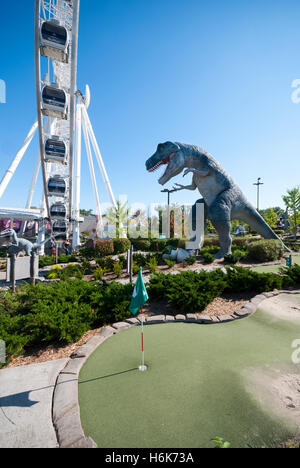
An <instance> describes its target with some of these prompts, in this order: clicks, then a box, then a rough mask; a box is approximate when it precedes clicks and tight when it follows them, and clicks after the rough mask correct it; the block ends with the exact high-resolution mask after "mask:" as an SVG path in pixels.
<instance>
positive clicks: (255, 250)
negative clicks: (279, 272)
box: [248, 239, 284, 262]
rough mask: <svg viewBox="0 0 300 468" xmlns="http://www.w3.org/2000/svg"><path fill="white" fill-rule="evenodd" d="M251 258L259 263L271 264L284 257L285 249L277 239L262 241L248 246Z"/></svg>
mask: <svg viewBox="0 0 300 468" xmlns="http://www.w3.org/2000/svg"><path fill="white" fill-rule="evenodd" d="M248 251H249V257H250V258H251V259H252V260H256V261H258V262H270V261H274V260H279V259H280V258H282V257H283V254H284V247H283V245H282V243H281V242H280V241H278V240H275V239H270V240H260V241H256V242H252V243H251V244H249V245H248Z"/></svg>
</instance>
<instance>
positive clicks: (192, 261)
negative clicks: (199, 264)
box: [183, 256, 197, 265]
mask: <svg viewBox="0 0 300 468" xmlns="http://www.w3.org/2000/svg"><path fill="white" fill-rule="evenodd" d="M196 260H197V259H196V257H193V256H191V257H187V258H186V259H185V260H184V262H183V263H186V264H187V265H194V264H195V263H196Z"/></svg>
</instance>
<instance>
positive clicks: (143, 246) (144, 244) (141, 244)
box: [131, 239, 151, 252]
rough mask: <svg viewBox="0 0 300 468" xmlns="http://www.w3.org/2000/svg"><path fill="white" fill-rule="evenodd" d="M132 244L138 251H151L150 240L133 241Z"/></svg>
mask: <svg viewBox="0 0 300 468" xmlns="http://www.w3.org/2000/svg"><path fill="white" fill-rule="evenodd" d="M131 243H132V245H133V247H134V248H135V249H136V250H141V251H142V252H149V250H150V245H151V243H150V240H149V239H131Z"/></svg>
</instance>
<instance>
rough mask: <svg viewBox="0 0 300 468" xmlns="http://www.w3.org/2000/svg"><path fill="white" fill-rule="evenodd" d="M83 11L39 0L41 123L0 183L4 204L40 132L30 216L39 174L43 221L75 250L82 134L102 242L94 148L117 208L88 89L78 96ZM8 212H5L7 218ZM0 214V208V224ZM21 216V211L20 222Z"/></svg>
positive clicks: (61, 0) (76, 0)
mask: <svg viewBox="0 0 300 468" xmlns="http://www.w3.org/2000/svg"><path fill="white" fill-rule="evenodd" d="M79 8H80V0H35V78H36V79H35V81H36V103H37V122H35V123H34V125H33V126H32V128H31V130H30V132H29V134H28V135H27V138H26V139H25V141H24V143H23V145H22V147H21V149H20V150H19V151H18V153H17V154H16V156H15V158H14V160H13V162H12V164H11V165H10V167H9V169H8V170H7V171H6V174H5V175H4V177H3V179H2V182H1V183H0V198H1V196H2V195H3V193H4V191H5V189H6V188H7V185H8V183H9V182H10V180H11V178H12V177H13V175H14V173H15V171H16V169H17V167H18V165H19V164H20V162H21V160H22V158H23V156H24V154H25V152H26V150H27V148H28V146H29V144H30V143H31V141H32V139H33V137H34V134H35V132H36V130H37V129H38V135H39V152H38V158H37V161H36V164H35V168H34V171H33V177H32V180H31V185H30V189H29V194H28V198H27V203H26V208H27V209H28V210H29V211H30V206H31V202H32V198H33V194H34V191H35V188H36V183H37V179H38V173H39V171H40V168H41V169H42V178H43V194H44V195H43V202H42V206H41V218H44V219H47V220H49V221H50V225H51V231H52V232H53V233H55V234H56V235H57V234H59V235H60V236H61V240H63V239H65V238H67V237H69V236H70V235H72V246H73V248H74V249H75V248H77V247H78V246H79V245H80V235H79V234H80V222H81V217H80V185H81V146H82V131H83V134H84V141H85V146H86V152H87V157H88V163H89V169H90V175H91V182H92V187H93V192H94V196H95V202H96V212H97V217H98V222H99V225H98V232H97V234H98V236H99V237H101V236H102V235H103V225H102V210H101V204H100V197H99V192H98V188H97V182H96V175H95V170H94V163H93V156H92V148H93V150H94V153H95V156H96V160H97V162H98V166H99V168H100V171H101V174H102V178H103V181H104V185H105V188H106V190H107V193H108V196H109V199H110V202H111V203H112V205H113V206H116V200H115V197H114V194H113V191H112V188H111V185H110V181H109V178H108V175H107V172H106V169H105V166H104V163H103V159H102V156H101V153H100V149H99V146H98V143H97V139H96V136H95V133H94V131H93V127H92V125H91V122H90V119H89V116H88V112H87V109H88V107H89V104H90V90H89V87H88V86H86V91H85V95H83V94H82V93H81V92H80V91H78V90H77V82H76V78H77V56H78V30H79ZM5 212H6V211H5V210H4V209H3V213H5ZM21 212H22V215H24V210H23V211H22V210H20V213H21ZM1 213H2V209H1V208H0V218H1V217H2V214H1ZM17 213H18V210H16V219H17ZM3 216H4V215H3ZM56 238H58V237H56ZM59 238H60V237H59Z"/></svg>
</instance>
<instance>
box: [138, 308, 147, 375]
mask: <svg viewBox="0 0 300 468" xmlns="http://www.w3.org/2000/svg"><path fill="white" fill-rule="evenodd" d="M141 312H142V316H141V332H142V365H141V366H140V367H139V370H140V371H146V370H147V366H145V354H144V313H143V307H142V308H141Z"/></svg>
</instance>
